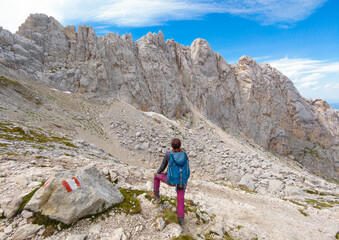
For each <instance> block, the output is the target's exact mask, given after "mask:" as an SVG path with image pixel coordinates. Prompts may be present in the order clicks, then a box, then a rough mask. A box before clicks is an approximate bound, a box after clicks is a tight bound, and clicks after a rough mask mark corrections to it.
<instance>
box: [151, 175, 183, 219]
mask: <svg viewBox="0 0 339 240" xmlns="http://www.w3.org/2000/svg"><path fill="white" fill-rule="evenodd" d="M160 181H162V182H164V183H167V184H168V182H167V173H160V174H156V175H155V177H154V192H159V188H160ZM184 199H185V189H184V190H177V215H178V217H180V218H183V217H184V216H185V213H184V212H185V203H184Z"/></svg>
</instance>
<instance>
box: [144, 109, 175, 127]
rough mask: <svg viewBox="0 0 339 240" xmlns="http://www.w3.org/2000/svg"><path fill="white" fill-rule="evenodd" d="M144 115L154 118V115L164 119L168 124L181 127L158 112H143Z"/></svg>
mask: <svg viewBox="0 0 339 240" xmlns="http://www.w3.org/2000/svg"><path fill="white" fill-rule="evenodd" d="M143 113H144V114H146V115H147V116H149V117H153V115H156V116H158V117H161V118H162V119H164V120H166V121H167V122H170V123H171V124H173V125H175V126H179V124H178V123H177V122H176V121H174V120H171V119H168V118H167V117H165V116H164V115H162V114H160V113H156V112H143Z"/></svg>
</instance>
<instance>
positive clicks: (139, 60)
mask: <svg viewBox="0 0 339 240" xmlns="http://www.w3.org/2000/svg"><path fill="white" fill-rule="evenodd" d="M0 44H1V53H0V64H1V65H3V66H5V67H7V68H11V69H15V70H17V71H20V73H22V74H26V75H29V76H31V77H34V78H35V79H37V80H39V81H41V82H43V83H45V84H47V85H49V86H51V87H53V88H56V89H60V90H64V91H70V92H77V93H81V94H83V96H84V97H88V98H91V99H95V100H98V101H103V102H109V101H112V100H114V99H119V100H122V101H124V102H127V103H129V104H131V105H133V106H135V107H137V108H138V109H141V110H143V111H155V112H158V113H161V114H164V115H166V116H167V117H170V118H173V117H179V118H182V117H184V118H187V119H190V117H191V115H192V111H193V110H198V111H199V112H201V113H202V114H203V116H205V117H206V118H208V119H209V120H211V121H212V122H213V123H214V124H216V125H218V126H219V127H222V128H229V127H230V128H231V129H233V130H234V131H237V132H241V133H242V134H244V135H245V136H247V137H249V138H252V139H254V140H255V141H256V142H257V143H259V144H260V145H262V146H264V147H265V148H268V149H270V150H272V151H274V152H276V153H278V154H281V155H284V156H290V157H291V158H294V159H297V160H298V161H300V162H302V163H303V164H304V165H305V166H306V167H307V168H308V169H309V170H310V171H312V172H314V173H317V174H319V175H322V176H324V177H326V178H338V172H339V162H338V159H339V150H338V148H339V147H338V139H339V133H338V130H337V129H338V113H337V112H336V111H332V110H331V109H327V108H325V109H326V110H325V109H322V110H320V109H321V108H319V107H316V106H317V105H318V104H315V103H311V102H309V101H307V100H306V99H304V98H303V97H302V96H301V95H300V94H299V92H298V91H297V89H296V88H295V87H294V85H293V83H292V82H291V81H290V80H289V79H288V78H287V77H286V76H284V75H283V74H282V73H280V72H279V71H277V70H276V69H274V68H273V67H271V66H270V65H268V64H257V63H256V62H255V60H253V59H251V58H250V57H246V56H243V57H241V58H240V59H239V62H238V64H237V65H229V64H228V63H227V62H226V61H225V60H224V59H223V57H222V56H221V55H220V54H217V53H214V51H213V50H212V48H211V47H210V45H209V44H208V42H207V41H206V40H203V39H196V40H194V41H193V43H192V44H191V46H190V47H185V46H183V45H180V44H178V43H176V42H175V41H174V40H167V41H165V38H164V35H163V33H162V32H161V31H159V33H158V34H156V33H148V34H147V35H146V36H143V37H142V38H140V39H139V40H138V41H135V42H134V41H133V39H132V36H131V35H130V34H129V35H122V36H119V35H118V34H113V33H111V34H107V35H105V36H100V37H98V36H96V35H95V31H94V29H93V28H92V27H86V26H79V28H78V30H77V31H76V30H75V27H72V26H67V27H63V26H62V25H61V24H60V23H58V22H57V21H56V20H55V19H54V18H53V17H48V16H46V15H43V14H32V15H30V16H29V17H28V19H27V20H26V21H25V23H24V24H22V25H21V26H20V28H19V31H18V32H17V33H16V34H11V33H10V32H9V31H6V30H4V29H0ZM323 110H325V111H323Z"/></svg>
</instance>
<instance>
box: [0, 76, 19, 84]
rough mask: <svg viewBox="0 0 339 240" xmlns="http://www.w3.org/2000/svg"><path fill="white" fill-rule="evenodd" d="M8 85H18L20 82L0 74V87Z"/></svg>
mask: <svg viewBox="0 0 339 240" xmlns="http://www.w3.org/2000/svg"><path fill="white" fill-rule="evenodd" d="M9 85H13V86H18V85H20V84H19V83H17V82H15V81H13V80H10V79H8V78H6V77H4V76H0V87H7V86H9Z"/></svg>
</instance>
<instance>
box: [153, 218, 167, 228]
mask: <svg viewBox="0 0 339 240" xmlns="http://www.w3.org/2000/svg"><path fill="white" fill-rule="evenodd" d="M155 222H156V223H157V228H158V230H159V231H162V230H163V229H164V228H165V221H164V219H163V218H162V217H158V218H157V219H156V221H155Z"/></svg>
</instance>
